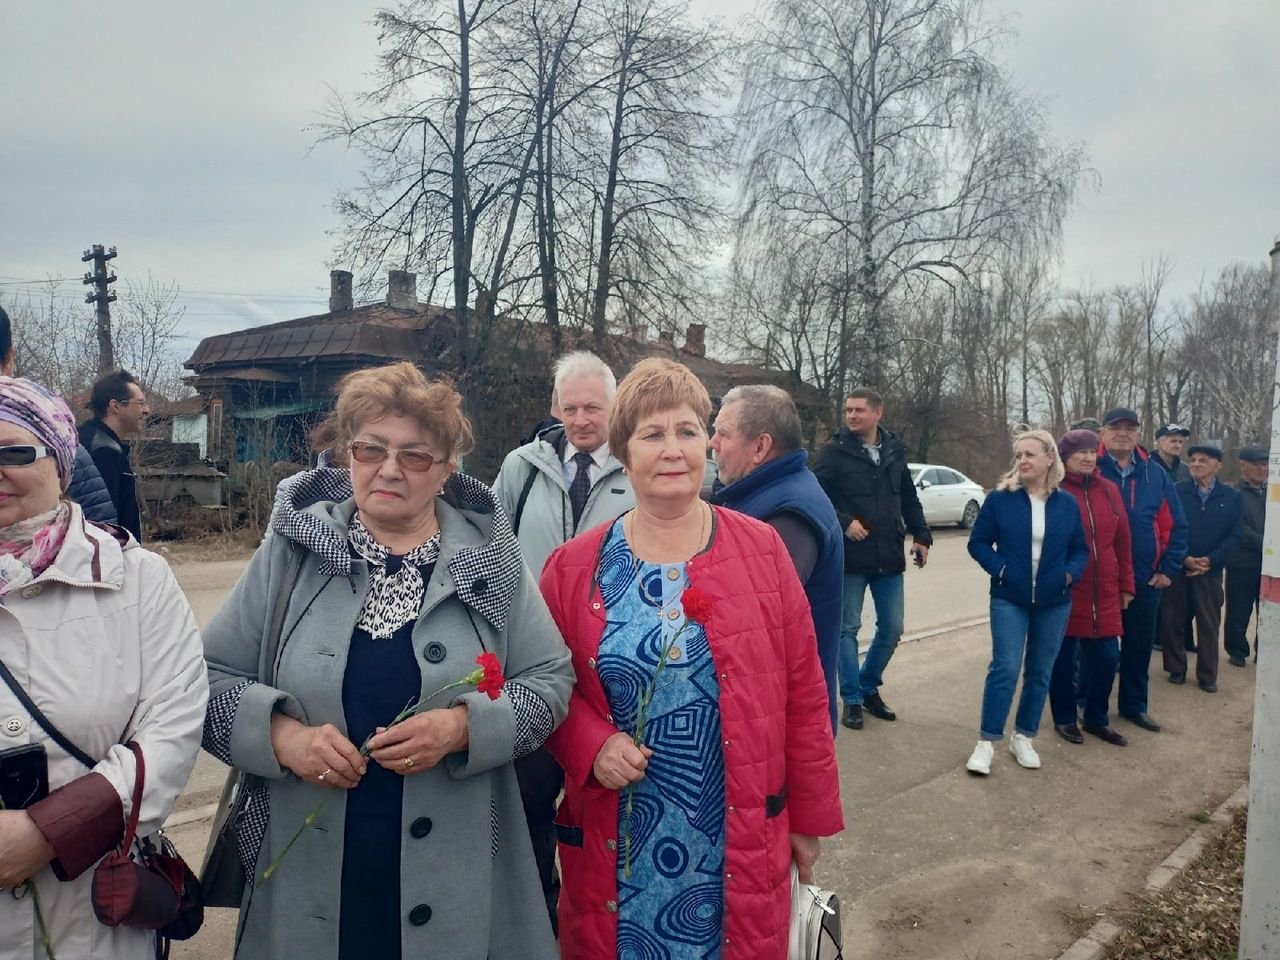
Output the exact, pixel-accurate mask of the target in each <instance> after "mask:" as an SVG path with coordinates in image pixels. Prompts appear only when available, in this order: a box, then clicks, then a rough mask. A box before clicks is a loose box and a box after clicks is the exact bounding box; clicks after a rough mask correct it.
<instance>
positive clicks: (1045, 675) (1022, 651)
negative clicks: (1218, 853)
mask: <svg viewBox="0 0 1280 960" xmlns="http://www.w3.org/2000/svg"><path fill="white" fill-rule="evenodd" d="M1062 477H1063V467H1062V460H1061V459H1060V458H1059V456H1058V449H1057V444H1055V443H1054V440H1053V437H1052V436H1050V435H1049V433H1047V432H1046V431H1044V430H1031V431H1028V432H1025V433H1020V434H1018V436H1017V437H1016V438H1015V440H1014V443H1013V468H1012V469H1011V470H1010V471H1009V472H1008V473H1006V474H1005V475H1004V476H1003V477H1001V479H1000V482H999V483H997V484H996V489H995V490H993V491H992V493H991V495H990V496H989V497H987V500H986V502H985V503H984V504H983V505H982V510H981V511H980V512H979V514H978V519H977V521H976V522H975V523H974V525H973V530H972V532H971V533H970V535H969V554H970V555H971V556H972V557H973V558H974V559H975V560H977V561H978V563H980V564H982V568H983V569H984V570H986V571H987V573H989V574H990V575H991V644H992V650H991V665H990V666H989V667H988V668H987V683H986V688H985V689H984V691H983V694H982V725H981V728H980V737H981V739H980V740H979V741H978V745H977V746H976V747H974V749H973V754H972V755H971V756H970V757H969V762H968V764H966V768H967V769H968V770H969V772H970V773H976V774H981V775H986V774H989V773H990V772H991V758H992V755H993V754H994V752H995V749H994V746H993V744H995V743H996V742H998V741H1000V740H1003V739H1004V725H1005V721H1006V720H1007V719H1008V717H1009V709H1010V707H1012V705H1013V691H1014V688H1015V687H1016V686H1017V685H1018V674H1019V673H1021V674H1022V675H1023V678H1022V697H1021V699H1020V700H1019V702H1018V713H1017V715H1016V716H1015V718H1014V734H1013V737H1012V738H1011V739H1010V741H1009V750H1010V752H1011V753H1012V754H1013V756H1014V759H1015V760H1017V761H1018V764H1019V765H1020V766H1022V767H1025V768H1027V769H1028V770H1035V769H1038V768H1039V766H1040V757H1039V756H1038V755H1037V754H1036V751H1035V747H1033V746H1032V744H1031V740H1032V738H1033V737H1035V735H1036V733H1037V732H1038V731H1039V729H1040V715H1041V714H1042V713H1043V712H1044V702H1045V698H1046V696H1047V695H1048V692H1049V677H1050V675H1051V673H1052V671H1053V661H1054V659H1055V658H1056V657H1057V656H1058V648H1059V646H1060V645H1061V644H1062V635H1063V632H1064V631H1065V630H1066V626H1067V618H1068V617H1069V616H1070V614H1071V585H1072V584H1073V583H1075V582H1077V581H1078V580H1079V579H1080V577H1081V576H1082V575H1083V574H1084V567H1085V563H1086V561H1087V560H1088V558H1089V551H1088V548H1087V547H1086V545H1085V540H1084V528H1083V526H1082V525H1081V523H1080V508H1079V507H1077V506H1076V502H1075V499H1074V498H1073V497H1072V496H1071V494H1069V493H1067V492H1065V491H1063V490H1060V489H1059V485H1060V484H1061V483H1062Z"/></svg>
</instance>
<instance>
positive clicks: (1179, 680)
mask: <svg viewBox="0 0 1280 960" xmlns="http://www.w3.org/2000/svg"><path fill="white" fill-rule="evenodd" d="M1169 682H1170V683H1176V684H1178V685H1179V686H1181V685H1182V684H1184V683H1186V682H1187V675H1186V674H1185V673H1171V674H1169Z"/></svg>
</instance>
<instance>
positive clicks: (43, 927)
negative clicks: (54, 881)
mask: <svg viewBox="0 0 1280 960" xmlns="http://www.w3.org/2000/svg"><path fill="white" fill-rule="evenodd" d="M5 809H7V808H6V807H5V805H4V799H3V798H0V810H5ZM13 889H14V892H15V893H16V892H17V891H18V890H25V891H27V892H28V893H30V894H31V906H32V907H34V908H35V911H36V927H37V928H39V930H40V943H41V945H42V946H43V947H44V953H45V956H46V957H48V958H49V960H58V958H57V957H55V956H54V955H53V938H52V937H51V936H49V927H48V925H47V924H46V923H45V922H44V911H43V910H41V909H40V891H39V890H37V889H36V885H35V884H34V883H32V882H31V879H30V878H27V879H26V880H23V881H22V882H21V883H20V884H18V885H17V886H16V887H14V888H13Z"/></svg>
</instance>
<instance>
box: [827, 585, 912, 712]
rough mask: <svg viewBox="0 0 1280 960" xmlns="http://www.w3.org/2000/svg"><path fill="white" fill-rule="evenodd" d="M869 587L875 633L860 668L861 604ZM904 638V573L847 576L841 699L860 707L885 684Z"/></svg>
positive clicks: (842, 646) (843, 625)
mask: <svg viewBox="0 0 1280 960" xmlns="http://www.w3.org/2000/svg"><path fill="white" fill-rule="evenodd" d="M868 587H870V588H871V602H872V603H874V604H875V608H876V634H875V637H874V638H872V640H871V646H870V647H868V648H867V657H866V660H865V661H864V662H863V664H862V667H861V669H859V667H858V631H859V630H860V629H861V628H862V601H863V600H864V599H865V598H866V593H867V588H868ZM901 639H902V574H900V573H846V574H845V575H844V622H843V623H842V624H841V626H840V699H841V700H843V701H844V702H845V703H846V704H848V705H850V706H861V705H862V698H863V696H864V695H866V694H872V693H875V692H876V690H878V689H879V688H880V684H881V683H883V682H884V668H885V667H887V666H888V665H889V660H890V659H892V657H893V651H894V650H896V649H898V641H899V640H901Z"/></svg>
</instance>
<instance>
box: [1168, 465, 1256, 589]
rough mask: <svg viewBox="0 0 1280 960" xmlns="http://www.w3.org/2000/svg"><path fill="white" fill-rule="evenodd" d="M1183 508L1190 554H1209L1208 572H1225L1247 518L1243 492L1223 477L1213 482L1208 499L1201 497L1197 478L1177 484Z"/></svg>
mask: <svg viewBox="0 0 1280 960" xmlns="http://www.w3.org/2000/svg"><path fill="white" fill-rule="evenodd" d="M1174 490H1175V491H1177V494H1178V500H1179V501H1181V503H1182V512H1183V513H1185V514H1186V515H1187V556H1188V557H1208V558H1209V560H1210V562H1211V563H1212V566H1211V567H1210V568H1209V575H1211V576H1218V577H1220V576H1221V575H1222V568H1223V566H1225V565H1226V562H1227V559H1228V558H1229V557H1231V556H1233V555H1234V554H1235V552H1236V547H1238V546H1239V545H1240V528H1241V526H1242V523H1243V519H1244V509H1243V505H1242V499H1243V497H1242V495H1241V493H1240V491H1239V490H1237V489H1236V488H1235V487H1229V486H1227V485H1226V484H1225V483H1223V482H1222V481H1221V480H1219V481H1218V482H1217V483H1215V484H1214V485H1213V490H1211V491H1210V492H1209V499H1208V500H1205V501H1201V500H1200V494H1199V493H1197V492H1196V482H1195V481H1194V480H1183V481H1182V482H1181V483H1179V484H1175V485H1174Z"/></svg>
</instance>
